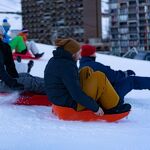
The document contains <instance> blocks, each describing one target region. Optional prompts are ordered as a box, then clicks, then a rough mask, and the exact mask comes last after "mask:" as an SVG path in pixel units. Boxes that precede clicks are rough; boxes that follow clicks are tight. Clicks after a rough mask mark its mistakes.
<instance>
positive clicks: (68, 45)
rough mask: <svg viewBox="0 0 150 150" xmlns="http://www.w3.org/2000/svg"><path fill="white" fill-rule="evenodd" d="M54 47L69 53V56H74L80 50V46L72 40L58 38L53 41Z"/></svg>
mask: <svg viewBox="0 0 150 150" xmlns="http://www.w3.org/2000/svg"><path fill="white" fill-rule="evenodd" d="M55 45H56V46H59V47H64V50H66V51H68V52H70V53H71V54H75V53H76V52H78V51H79V50H80V44H79V43H78V42H77V41H75V40H74V39H72V38H68V39H62V38H58V39H56V40H55Z"/></svg>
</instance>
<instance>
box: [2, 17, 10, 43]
mask: <svg viewBox="0 0 150 150" xmlns="http://www.w3.org/2000/svg"><path fill="white" fill-rule="evenodd" d="M2 26H3V28H4V30H5V34H4V38H3V41H4V42H5V43H9V42H10V41H11V37H10V36H9V35H8V31H9V29H10V27H11V26H10V24H9V23H8V20H7V19H3V23H2Z"/></svg>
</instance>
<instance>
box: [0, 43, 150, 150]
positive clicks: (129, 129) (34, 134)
mask: <svg viewBox="0 0 150 150" xmlns="http://www.w3.org/2000/svg"><path fill="white" fill-rule="evenodd" d="M37 46H38V47H39V49H40V52H43V51H44V52H45V54H44V56H43V57H42V58H41V60H35V65H34V67H33V70H32V72H31V74H33V75H37V76H41V77H43V71H44V68H45V65H46V64H47V61H48V59H49V58H50V57H52V51H53V49H54V47H53V46H48V45H44V44H37ZM97 61H101V62H102V63H104V64H107V65H111V66H112V68H114V69H116V70H118V69H122V70H126V69H129V68H130V69H133V70H135V72H136V73H137V75H141V76H150V71H148V70H149V68H150V62H146V61H138V60H130V59H123V58H119V57H114V56H107V55H101V54H97ZM25 62H26V61H25ZM16 97H17V94H16V93H14V94H13V95H12V96H11V97H7V98H6V97H0V150H19V149H21V150H42V149H44V150H59V149H60V150H65V149H66V150H70V149H71V150H83V149H85V150H91V149H93V150H100V149H102V150H110V149H112V150H120V149H122V150H149V149H150V143H149V140H148V139H149V135H150V117H149V116H150V91H148V90H143V91H132V92H130V93H129V94H128V95H127V96H126V98H125V99H126V102H129V103H131V104H132V111H131V113H130V115H129V116H128V118H127V119H123V120H121V121H119V122H117V123H105V122H72V121H71V122H69V121H62V120H58V119H57V118H56V117H55V116H54V115H53V114H52V113H51V108H50V107H39V106H14V105H11V104H10V102H11V101H13V100H14V99H15V98H16Z"/></svg>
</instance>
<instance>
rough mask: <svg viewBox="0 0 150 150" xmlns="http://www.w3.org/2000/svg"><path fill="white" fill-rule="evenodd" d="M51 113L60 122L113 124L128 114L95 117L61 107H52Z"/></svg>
mask: <svg viewBox="0 0 150 150" xmlns="http://www.w3.org/2000/svg"><path fill="white" fill-rule="evenodd" d="M52 112H53V113H54V114H55V115H56V116H57V117H58V118H59V119H62V120H70V121H98V120H99V121H106V122H115V121H118V120H120V119H122V118H124V117H126V116H128V114H129V112H124V113H120V114H107V115H104V116H97V115H95V114H94V113H93V112H92V111H90V110H85V111H80V112H77V111H75V110H74V109H72V108H67V107H61V106H56V105H52Z"/></svg>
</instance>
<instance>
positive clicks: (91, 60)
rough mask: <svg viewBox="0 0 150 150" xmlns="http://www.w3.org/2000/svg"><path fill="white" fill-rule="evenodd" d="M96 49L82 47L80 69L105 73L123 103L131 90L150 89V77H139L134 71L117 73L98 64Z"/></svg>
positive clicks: (86, 46)
mask: <svg viewBox="0 0 150 150" xmlns="http://www.w3.org/2000/svg"><path fill="white" fill-rule="evenodd" d="M95 59H96V47H95V46H92V45H89V44H85V45H82V47H81V59H80V69H81V68H83V67H85V66H89V67H91V68H92V69H93V70H94V71H101V72H103V73H105V75H106V76H107V78H108V80H109V81H110V83H111V84H112V86H113V87H114V89H115V90H116V92H117V93H118V95H119V97H120V99H121V102H123V101H124V96H125V95H126V94H127V93H129V92H130V91H131V90H133V89H135V90H142V89H150V77H139V76H136V75H135V72H134V71H132V70H127V71H121V70H118V71H115V70H113V69H111V68H110V66H106V65H104V64H102V63H100V62H96V61H95Z"/></svg>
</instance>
